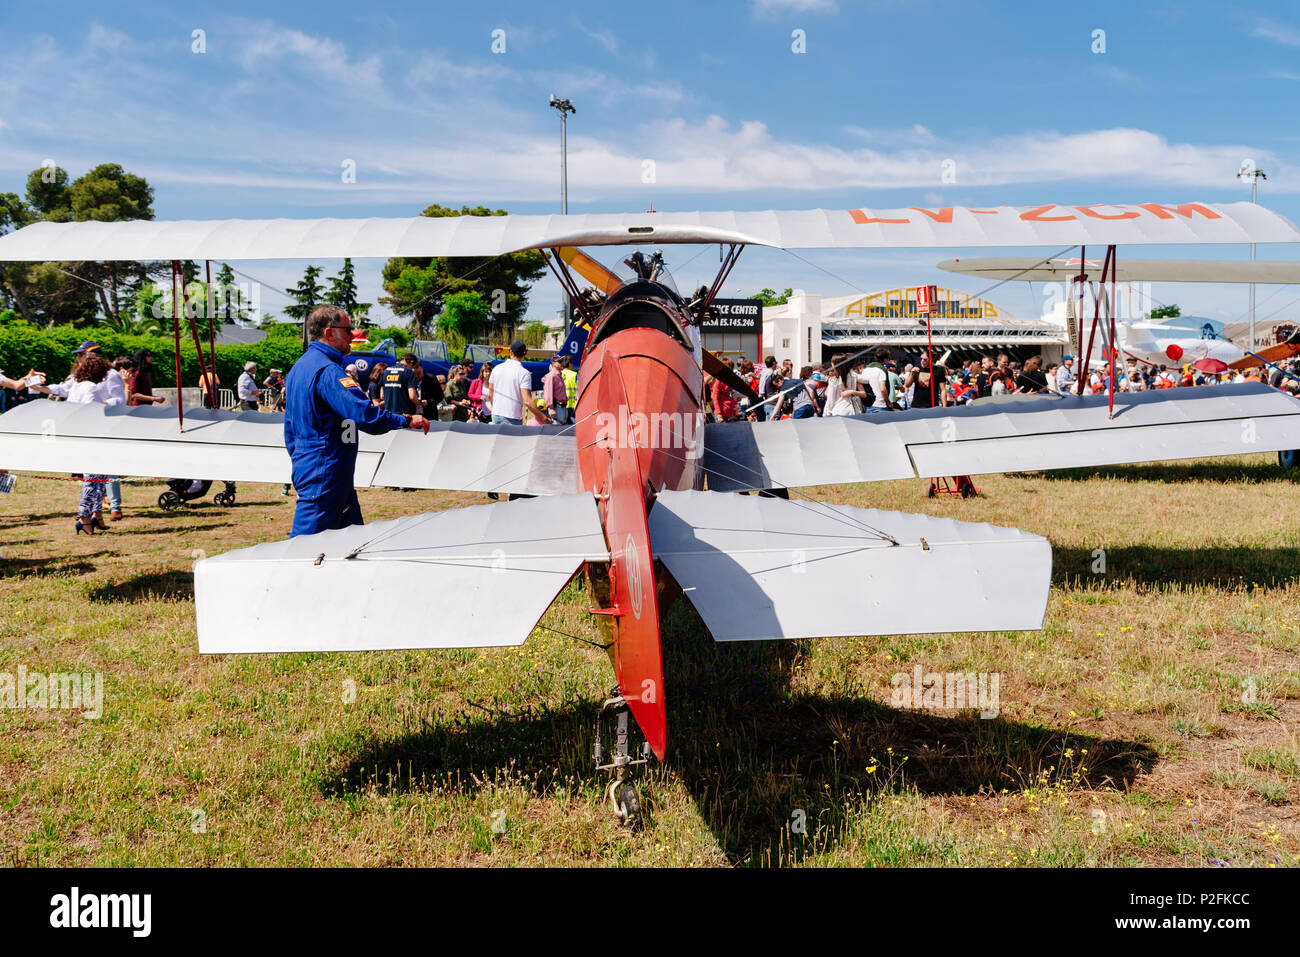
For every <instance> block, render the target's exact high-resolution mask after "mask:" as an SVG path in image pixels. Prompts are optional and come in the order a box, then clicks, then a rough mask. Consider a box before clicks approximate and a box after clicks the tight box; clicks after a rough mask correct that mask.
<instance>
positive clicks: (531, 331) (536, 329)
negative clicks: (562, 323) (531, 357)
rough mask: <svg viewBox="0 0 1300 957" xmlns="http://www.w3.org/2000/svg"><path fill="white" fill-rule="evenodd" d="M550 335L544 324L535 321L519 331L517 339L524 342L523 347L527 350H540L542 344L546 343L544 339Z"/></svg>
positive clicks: (548, 328)
mask: <svg viewBox="0 0 1300 957" xmlns="http://www.w3.org/2000/svg"><path fill="white" fill-rule="evenodd" d="M550 334H551V330H550V327H549V326H547V325H546V323H544V322H538V321H536V320H534V321H532V322H530V323H528V324H527V325H526V326H524V327H523V328H522V329H520V330H519V338H520V339H522V340H523V341H524V345H526V346H527V347H528V348H529V349H540V348H541V347H542V343H544V342H545V341H546V337H547V336H548V335H550Z"/></svg>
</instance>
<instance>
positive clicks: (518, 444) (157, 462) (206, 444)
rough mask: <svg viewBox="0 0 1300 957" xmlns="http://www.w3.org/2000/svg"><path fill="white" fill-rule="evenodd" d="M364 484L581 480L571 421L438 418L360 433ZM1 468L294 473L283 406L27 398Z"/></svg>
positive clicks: (462, 485)
mask: <svg viewBox="0 0 1300 957" xmlns="http://www.w3.org/2000/svg"><path fill="white" fill-rule="evenodd" d="M358 439H359V444H358V452H357V465H356V471H355V474H354V483H355V485H356V486H357V488H370V487H385V486H386V487H390V488H438V489H452V490H458V491H481V492H502V493H506V492H519V493H526V494H531V495H552V494H557V493H563V492H573V491H576V490H577V483H578V479H577V471H578V470H577V446H576V443H575V441H574V438H573V433H572V431H571V430H563V429H558V428H554V427H551V428H528V427H524V426H511V425H479V424H475V425H470V424H466V423H459V422H438V423H434V424H433V426H432V428H431V429H430V431H429V434H428V435H425V434H424V433H422V432H416V431H403V432H389V433H388V434H386V435H366V434H365V433H358ZM0 468H6V469H9V470H11V471H29V472H84V473H88V474H95V475H142V476H162V477H165V478H211V479H222V480H226V481H239V482H269V483H275V484H281V483H284V482H288V481H289V480H290V477H291V466H290V462H289V454H288V452H286V451H285V447H284V416H283V415H280V414H271V413H264V412H222V411H212V410H208V409H189V410H187V411H186V413H185V427H184V430H183V431H182V430H181V428H180V427H179V426H178V424H177V421H176V412H175V410H169V409H156V408H149V407H144V408H128V407H126V406H102V405H94V404H90V405H80V404H77V403H72V402H48V401H37V402H28V403H26V404H24V405H21V406H19V407H18V408H16V409H13V410H11V411H9V412H6V413H5V414H4V415H0Z"/></svg>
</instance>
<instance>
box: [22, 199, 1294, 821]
mask: <svg viewBox="0 0 1300 957" xmlns="http://www.w3.org/2000/svg"><path fill="white" fill-rule="evenodd" d="M1249 242H1256V243H1266V242H1300V231H1297V229H1296V227H1295V226H1294V225H1293V224H1292V223H1290V222H1289V221H1288V220H1286V219H1284V218H1283V217H1281V216H1279V215H1277V214H1275V213H1273V212H1270V211H1269V210H1267V209H1264V208H1262V207H1260V206H1256V205H1253V204H1248V203H1236V204H1229V205H1212V204H1202V203H1189V204H1182V205H1165V204H1157V203H1142V204H1136V205H1122V206H1053V205H1043V206H1034V207H1008V206H999V207H992V208H984V209H963V208H956V207H945V208H942V209H926V208H920V207H909V208H906V209H893V210H876V209H865V208H863V209H850V210H843V209H841V210H809V211H768V212H715V213H708V212H697V213H667V212H654V213H638V214H627V215H623V214H600V215H571V216H492V217H473V216H463V217H457V218H438V219H435V218H428V217H415V218H411V219H360V220H338V219H319V220H304V221H291V220H268V221H240V220H232V221H221V222H154V221H140V222H124V223H96V222H85V223H40V224H36V225H32V226H28V227H25V228H23V229H21V230H18V231H17V232H15V233H12V234H10V235H8V236H5V237H3V238H0V261H10V260H21V261H48V260H106V259H112V260H132V261H154V260H171V261H172V262H173V263H176V264H178V263H179V261H180V260H185V259H189V260H212V259H217V260H248V259H273V258H293V259H324V258H342V257H351V258H353V259H359V258H367V257H391V256H409V257H416V256H421V257H422V256H456V255H461V256H496V255H501V254H505V253H510V252H515V251H519V250H524V249H541V250H544V251H547V262H548V264H549V266H550V268H551V269H552V271H553V272H554V273H555V275H556V277H557V279H558V280H559V282H560V283H561V285H562V286H563V287H564V289H565V291H566V293H567V294H568V295H569V298H570V299H571V300H572V301H573V302H575V303H576V304H577V305H578V308H579V309H580V310H581V311H582V312H583V313H584V315H583V319H584V322H585V323H586V324H587V325H589V327H590V332H589V335H588V337H587V340H586V343H585V345H584V346H583V355H582V362H581V372H580V375H579V379H578V399H577V408H576V415H575V421H574V423H573V424H572V425H569V426H565V427H534V428H528V427H514V426H509V425H464V424H460V423H437V424H435V425H434V426H433V428H432V431H431V432H430V433H429V434H428V435H427V436H426V435H422V434H419V433H415V432H409V431H408V432H398V433H390V434H389V435H385V436H377V437H372V436H367V435H364V434H363V435H360V436H359V441H360V449H359V455H358V458H357V466H356V474H355V482H356V484H357V485H358V486H359V487H366V486H375V485H389V486H398V487H408V488H436V489H460V490H467V489H468V490H482V491H493V492H510V493H518V494H519V495H522V496H534V497H530V498H521V499H518V500H511V501H502V502H500V503H497V504H491V505H481V506H471V507H466V508H458V509H449V510H444V511H439V512H433V513H426V514H422V515H415V516H410V517H406V518H400V519H396V520H393V521H385V522H377V523H374V524H371V525H366V526H355V527H351V528H345V529H341V530H338V531H327V532H322V533H320V534H316V535H307V536H300V537H297V538H293V539H289V540H287V541H281V542H273V543H266V544H261V545H256V546H253V547H251V548H243V549H238V550H235V551H231V552H228V553H226V554H222V555H217V556H213V557H210V558H205V559H203V560H201V561H199V562H198V563H197V564H196V566H195V601H196V611H197V620H198V642H199V650H200V651H201V652H203V653H208V654H246V653H285V652H324V651H328V652H334V651H372V650H381V649H393V648H450V647H466V646H469V647H480V646H517V645H521V644H523V643H524V642H525V641H526V640H527V638H528V637H529V635H530V633H531V632H532V631H533V629H534V627H535V626H536V625H537V622H538V621H539V619H540V618H541V616H542V615H543V613H544V612H545V611H546V609H547V608H548V607H549V606H550V604H551V603H552V601H553V600H554V599H555V597H556V596H557V595H558V594H559V592H560V591H561V589H563V588H564V586H565V585H566V584H567V583H568V582H569V581H570V580H571V579H573V578H574V577H575V576H579V575H581V576H583V577H584V578H585V580H586V582H587V585H588V594H589V597H590V605H589V609H590V612H591V614H592V616H594V618H595V619H596V620H597V621H598V622H599V623H600V625H601V627H602V630H603V634H604V635H605V637H606V641H605V643H604V644H605V648H606V650H607V652H608V654H609V656H610V659H611V661H612V664H613V669H614V673H615V677H616V681H617V691H616V692H615V693H614V695H613V696H612V697H611V699H610V701H608V702H606V707H605V708H603V709H602V712H604V711H606V710H607V709H608V710H609V711H611V712H615V713H617V715H618V717H619V721H620V725H619V729H618V734H617V744H616V747H615V751H614V755H613V760H612V763H610V764H608V765H601V766H606V767H610V768H612V769H613V770H614V774H615V776H614V781H613V782H612V783H611V789H612V790H611V796H612V797H613V799H614V802H615V805H616V807H617V808H619V809H620V810H621V813H622V814H623V815H624V816H625V817H627V816H632V817H634V816H635V814H636V800H635V790H634V788H632V786H631V785H630V783H629V782H627V781H626V773H627V769H628V768H629V767H630V766H631V765H633V764H635V763H638V761H639V760H647V759H648V755H649V754H650V753H653V754H654V755H655V756H656V757H657V758H659V759H661V760H662V759H664V757H665V756H666V754H667V750H668V722H667V710H666V700H667V696H666V692H667V690H668V689H667V688H666V686H665V676H664V673H663V659H662V654H661V645H660V620H661V616H662V614H663V611H664V608H661V607H660V604H661V600H662V601H665V602H666V601H668V600H669V596H670V595H671V596H675V598H674V600H686V601H689V602H690V603H691V604H692V605H693V606H694V607H695V609H696V610H697V611H698V612H699V615H700V617H701V619H702V620H703V622H704V624H705V626H706V627H707V628H708V630H709V632H710V633H711V634H712V636H713V638H714V639H715V640H717V641H720V642H730V641H755V640H772V639H775V640H780V639H803V638H820V637H835V636H842V635H891V634H906V633H930V632H947V631H972V630H975V631H1003V630H1013V631H1014V630H1032V629H1037V628H1040V627H1041V626H1042V621H1043V617H1044V614H1045V612H1046V606H1047V598H1048V590H1049V583H1050V573H1051V545H1050V544H1049V542H1048V541H1047V540H1046V539H1044V538H1042V537H1040V536H1038V535H1033V534H1029V533H1026V532H1023V531H1020V530H1017V529H1012V528H1002V527H996V526H993V525H989V524H980V523H969V522H961V521H956V520H953V519H948V518H939V517H931V516H923V515H909V514H904V513H901V512H892V511H882V510H875V509H862V508H852V507H846V506H836V505H831V504H827V503H824V502H818V501H813V500H811V499H807V498H804V497H802V496H800V495H799V494H798V492H797V490H798V489H799V488H800V487H803V486H822V485H831V484H836V483H846V482H871V481H883V480H890V479H901V478H913V477H920V478H927V477H937V476H945V475H970V474H980V473H989V472H1006V471H1022V470H1036V469H1056V468H1069V467H1078V466H1089V465H1108V464H1119V463H1128V462H1138V461H1150V460H1160V459H1181V458H1190V457H1198V456H1215V455H1225V454H1234V453H1240V452H1263V451H1275V450H1282V449H1291V448H1297V447H1300V401H1297V400H1296V399H1294V398H1292V397H1290V396H1288V395H1285V394H1283V393H1281V392H1279V391H1276V390H1273V389H1270V388H1268V387H1267V386H1264V385H1261V384H1258V383H1255V384H1247V385H1238V386H1225V387H1220V388H1216V389H1188V390H1169V391H1165V392H1148V393H1135V394H1120V395H1112V396H1091V395H1069V396H1031V397H1016V398H1009V399H1007V400H1006V401H999V400H994V401H989V402H985V401H981V402H978V403H975V404H973V405H971V406H968V407H963V408H936V409H921V410H911V411H907V412H900V413H896V414H887V415H862V416H857V417H835V418H824V419H819V418H811V419H802V420H786V421H779V422H769V423H753V422H726V423H716V422H710V423H706V422H705V421H704V415H703V378H704V375H705V374H706V373H708V374H710V375H713V376H716V377H718V378H719V379H722V380H723V381H724V382H725V383H726V384H728V385H730V386H732V388H734V389H735V390H736V391H739V392H741V393H744V394H747V395H749V396H750V397H751V398H756V397H754V396H753V395H752V392H750V390H749V387H748V385H747V384H745V383H744V382H742V381H741V380H740V379H739V378H738V377H736V376H735V375H734V374H733V373H731V372H730V371H729V370H727V369H726V368H725V366H723V365H722V364H721V363H720V362H719V361H718V360H716V359H715V358H713V357H712V356H711V355H710V354H709V353H706V352H702V350H701V349H700V345H699V335H698V324H699V323H700V321H701V319H702V318H703V317H705V316H707V315H708V314H709V309H710V305H711V302H712V300H713V298H714V296H716V295H717V293H718V290H719V289H720V288H722V286H723V283H724V282H725V281H726V279H727V276H728V274H729V273H730V272H731V270H732V268H733V267H734V266H735V264H736V261H737V259H738V257H739V256H740V254H741V252H742V251H743V250H744V249H745V248H746V247H748V246H770V247H777V248H784V249H806V248H895V247H926V248H955V247H972V246H1001V247H1033V246H1051V247H1060V246H1066V247H1069V246H1080V247H1086V246H1087V245H1093V246H1101V247H1106V250H1107V254H1106V259H1107V264H1108V265H1109V266H1110V267H1111V275H1110V277H1109V278H1110V280H1111V281H1112V282H1113V280H1114V266H1113V262H1114V259H1115V253H1116V247H1117V246H1118V245H1123V244H1139V243H1157V244H1178V243H1197V244H1200V243H1249ZM678 244H718V245H720V246H721V247H722V251H723V255H722V261H721V265H720V266H719V269H718V272H717V275H716V277H715V278H714V280H713V282H712V284H711V285H709V286H707V287H701V289H700V290H699V291H698V292H696V293H693V294H692V295H691V296H690V297H689V298H688V297H686V296H684V295H682V294H681V293H680V292H679V291H678V290H677V289H676V288H675V286H674V284H673V282H672V280H671V279H670V277H669V276H668V272H667V267H666V263H665V260H664V257H663V256H662V254H661V252H659V251H658V250H662V249H663V248H664V247H667V246H672V245H678ZM603 246H638V247H657V250H656V251H655V252H654V253H647V252H645V251H644V250H642V249H639V250H637V251H636V252H634V253H633V254H632V255H631V256H630V257H629V258H627V259H626V260H625V263H626V264H627V265H628V266H629V267H631V269H632V273H631V275H629V276H628V277H626V278H619V277H618V276H616V275H614V274H613V273H612V272H611V271H609V270H606V269H604V267H601V266H600V264H599V263H597V262H596V261H595V259H593V258H592V257H591V256H588V255H587V254H585V253H581V254H577V253H575V252H573V251H574V250H577V249H578V248H579V247H587V248H591V247H603ZM579 257H580V258H579ZM579 262H581V266H582V268H581V270H578V271H579V273H580V275H582V276H583V277H584V278H587V279H588V281H591V282H593V285H594V286H595V290H594V294H593V290H591V289H587V290H583V289H580V288H579V286H578V281H577V279H575V277H574V275H573V271H571V268H570V267H571V265H572V266H573V268H574V269H575V270H577V267H578V263H579ZM593 264H594V265H593ZM593 275H594V276H595V277H596V279H595V280H594V281H593V280H592V279H591V276H593ZM1101 318H1102V317H1101V315H1100V312H1099V311H1098V312H1095V313H1094V316H1093V323H1092V327H1091V332H1090V335H1089V336H1088V340H1089V345H1088V352H1089V353H1091V352H1092V346H1093V342H1092V340H1093V339H1094V338H1098V333H1100V338H1099V340H1098V341H1100V342H1102V343H1104V342H1106V341H1107V340H1109V342H1110V351H1109V353H1108V355H1110V356H1111V357H1112V358H1111V361H1112V362H1113V361H1114V359H1113V357H1114V355H1115V351H1114V339H1115V324H1114V322H1113V321H1108V322H1102V321H1101ZM179 325H180V324H179V321H178V322H177V324H176V328H177V332H176V335H177V337H178V342H179V335H180V333H179ZM193 334H194V337H195V340H196V345H197V343H198V336H197V333H193ZM1085 362H1086V358H1085ZM0 465H4V466H5V467H8V468H11V469H13V468H18V469H26V470H33V471H47V470H48V471H65V472H66V471H87V472H97V473H106V474H127V475H129V474H137V475H139V474H145V475H170V476H185V475H190V474H203V473H207V472H214V471H215V472H217V473H219V474H220V475H222V476H223V477H227V476H228V477H230V478H233V479H238V480H241V481H259V482H274V483H280V482H285V481H288V479H289V459H288V456H287V454H286V452H285V449H284V445H283V439H282V418H281V416H278V415H270V414H263V413H256V412H217V411H206V410H204V411H198V410H194V411H191V412H189V413H188V414H187V415H186V416H185V417H184V419H183V420H181V421H179V422H178V421H177V420H175V419H172V418H170V413H169V411H168V410H159V409H151V408H141V409H129V408H105V407H100V406H87V405H80V406H77V405H64V404H52V403H44V402H34V403H28V404H27V405H24V406H21V407H19V408H17V409H15V410H13V411H11V412H9V413H7V414H5V415H4V416H0ZM774 489H779V490H786V491H787V492H789V491H791V490H793V491H794V492H795V494H794V496H793V497H790V498H780V497H773V496H771V495H748V496H747V495H740V494H734V493H739V492H770V491H771V490H774ZM936 581H941V582H943V583H944V584H943V588H944V600H943V601H941V602H936V601H926V600H921V599H922V597H923V596H925V595H929V594H932V591H931V585H930V584H929V583H932V582H936ZM344 594H346V595H348V596H350V597H355V596H356V595H358V594H365V595H367V600H365V601H362V602H357V603H355V604H354V605H353V606H352V607H353V613H352V614H353V617H352V618H351V619H350V621H349V624H348V627H346V628H343V627H339V623H338V619H337V617H336V614H335V612H334V611H333V609H335V608H336V607H337V597H338V596H339V595H344ZM449 604H454V606H455V607H457V608H460V609H462V610H464V611H465V612H466V614H464V615H462V616H461V617H460V618H459V619H458V627H457V628H456V629H442V628H433V627H430V625H429V623H430V622H434V621H438V620H440V619H441V618H442V617H443V616H442V614H441V610H442V609H445V608H446V607H447V606H448V605H449ZM629 716H630V717H631V718H633V719H634V720H635V723H636V725H637V726H638V727H639V729H640V732H641V734H642V735H643V736H644V739H645V741H644V746H643V748H642V749H641V750H640V751H639V752H638V751H637V750H636V749H634V748H633V746H632V745H631V744H630V743H629V733H628V732H629V727H628V717H629ZM599 742H600V736H599V734H598V735H597V764H598V765H600V761H601V751H600V743H599ZM638 753H639V754H640V755H642V757H641V758H638V757H637V754H638ZM615 786H617V790H613V788H615Z"/></svg>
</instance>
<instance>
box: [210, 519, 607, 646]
mask: <svg viewBox="0 0 1300 957" xmlns="http://www.w3.org/2000/svg"><path fill="white" fill-rule="evenodd" d="M608 560H609V552H608V551H607V549H606V547H605V536H604V533H603V532H602V531H601V526H600V514H599V511H598V509H597V507H596V503H595V501H594V500H593V499H592V497H591V496H590V495H582V494H571V495H557V496H554V497H553V498H544V499H525V500H520V501H515V502H501V503H499V504H496V505H476V506H473V507H471V508H459V509H449V510H447V511H443V512H431V513H428V514H425V515H415V516H411V517H408V518H399V519H396V520H394V521H391V522H376V523H374V524H373V525H357V526H353V527H351V528H344V529H339V530H337V531H331V532H320V533H318V534H316V535H300V536H298V537H296V538H291V539H289V540H287V541H283V542H269V543H267V544H264V545H254V546H253V547H252V548H242V549H239V550H238V551H233V552H227V553H226V554H224V555H217V556H215V557H213V558H205V559H203V560H202V561H200V562H198V563H197V564H196V565H195V570H194V600H195V608H196V611H197V614H198V627H199V651H200V652H202V653H204V654H224V653H231V654H235V653H239V654H243V653H256V652H290V651H379V650H383V649H401V648H481V647H490V646H496V645H522V644H523V643H524V641H525V640H526V639H527V638H528V635H529V633H530V632H531V631H532V629H533V626H534V625H536V623H537V620H538V619H539V618H541V616H542V614H543V613H544V612H545V611H546V609H547V607H549V606H550V604H551V602H552V601H553V600H554V599H555V596H556V595H558V594H559V593H560V590H561V589H562V588H563V587H564V585H565V583H566V582H568V580H569V579H570V578H571V577H573V574H574V572H576V571H577V570H578V569H579V568H581V567H582V565H583V563H584V562H587V561H608Z"/></svg>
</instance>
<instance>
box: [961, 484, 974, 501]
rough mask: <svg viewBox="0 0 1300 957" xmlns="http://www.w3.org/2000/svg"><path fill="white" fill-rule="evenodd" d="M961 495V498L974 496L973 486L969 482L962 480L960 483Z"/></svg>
mask: <svg viewBox="0 0 1300 957" xmlns="http://www.w3.org/2000/svg"><path fill="white" fill-rule="evenodd" d="M961 497H962V498H974V497H975V486H974V485H972V484H971V483H970V482H964V483H963V484H962V487H961Z"/></svg>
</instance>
